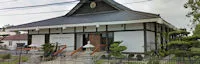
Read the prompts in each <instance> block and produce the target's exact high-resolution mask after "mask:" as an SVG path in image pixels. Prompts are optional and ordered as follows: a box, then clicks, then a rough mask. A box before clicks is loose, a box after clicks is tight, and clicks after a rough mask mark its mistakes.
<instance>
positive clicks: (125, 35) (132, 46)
mask: <svg viewBox="0 0 200 64" xmlns="http://www.w3.org/2000/svg"><path fill="white" fill-rule="evenodd" d="M114 41H123V43H122V44H121V45H124V46H126V47H127V50H125V51H124V52H141V53H143V52H144V32H143V31H127V32H114Z"/></svg>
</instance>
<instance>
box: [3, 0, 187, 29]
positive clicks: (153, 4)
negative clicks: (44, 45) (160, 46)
mask: <svg viewBox="0 0 200 64" xmlns="http://www.w3.org/2000/svg"><path fill="white" fill-rule="evenodd" d="M67 1H74V0H0V27H2V26H3V25H6V24H11V25H19V24H24V23H29V22H34V21H39V20H45V19H49V18H53V17H58V16H62V15H65V14H66V13H67V12H68V11H69V10H70V9H71V8H73V7H74V6H75V5H76V4H77V3H78V2H73V3H68V4H60V5H51V6H45V7H32V8H22V9H8V10H1V9H2V8H10V7H21V6H32V5H41V4H49V3H58V2H67ZM115 1H117V2H119V3H121V4H123V5H125V6H127V7H129V8H131V9H133V10H137V11H143V12H150V13H155V14H160V15H161V17H162V18H164V19H165V20H166V21H168V22H169V23H171V24H173V25H175V26H176V27H178V28H188V29H189V26H188V24H190V22H189V20H190V19H189V18H187V17H186V16H185V15H186V14H187V13H188V10H187V9H185V8H184V7H183V5H184V3H185V2H186V1H187V0H152V1H146V2H140V1H145V0H115ZM132 2H135V3H132ZM127 3H128V4H127ZM51 11H58V12H53V13H41V14H30V13H39V12H51ZM27 13H28V14H27Z"/></svg>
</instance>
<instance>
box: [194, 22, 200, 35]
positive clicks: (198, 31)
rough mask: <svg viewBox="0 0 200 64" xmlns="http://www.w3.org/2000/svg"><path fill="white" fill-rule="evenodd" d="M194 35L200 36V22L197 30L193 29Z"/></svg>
mask: <svg viewBox="0 0 200 64" xmlns="http://www.w3.org/2000/svg"><path fill="white" fill-rule="evenodd" d="M193 35H197V36H200V24H197V25H196V27H195V30H194V31H193Z"/></svg>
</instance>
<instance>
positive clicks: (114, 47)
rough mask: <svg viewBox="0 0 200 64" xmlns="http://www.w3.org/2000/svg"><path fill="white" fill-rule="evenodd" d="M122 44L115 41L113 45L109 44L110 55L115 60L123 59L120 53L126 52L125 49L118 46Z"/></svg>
mask: <svg viewBox="0 0 200 64" xmlns="http://www.w3.org/2000/svg"><path fill="white" fill-rule="evenodd" d="M121 43H122V42H121V41H117V42H114V43H113V44H111V47H110V51H111V52H110V55H111V56H114V57H116V58H124V57H125V56H124V55H122V51H124V50H126V49H127V47H126V46H120V44H121Z"/></svg>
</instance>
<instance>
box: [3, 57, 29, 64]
mask: <svg viewBox="0 0 200 64" xmlns="http://www.w3.org/2000/svg"><path fill="white" fill-rule="evenodd" d="M3 56H4V55H0V58H2V57H3ZM11 58H12V59H15V60H13V61H9V62H8V61H5V62H0V64H18V62H19V59H18V58H19V56H12V57H11ZM26 61H28V57H27V56H22V57H21V62H26Z"/></svg>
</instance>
